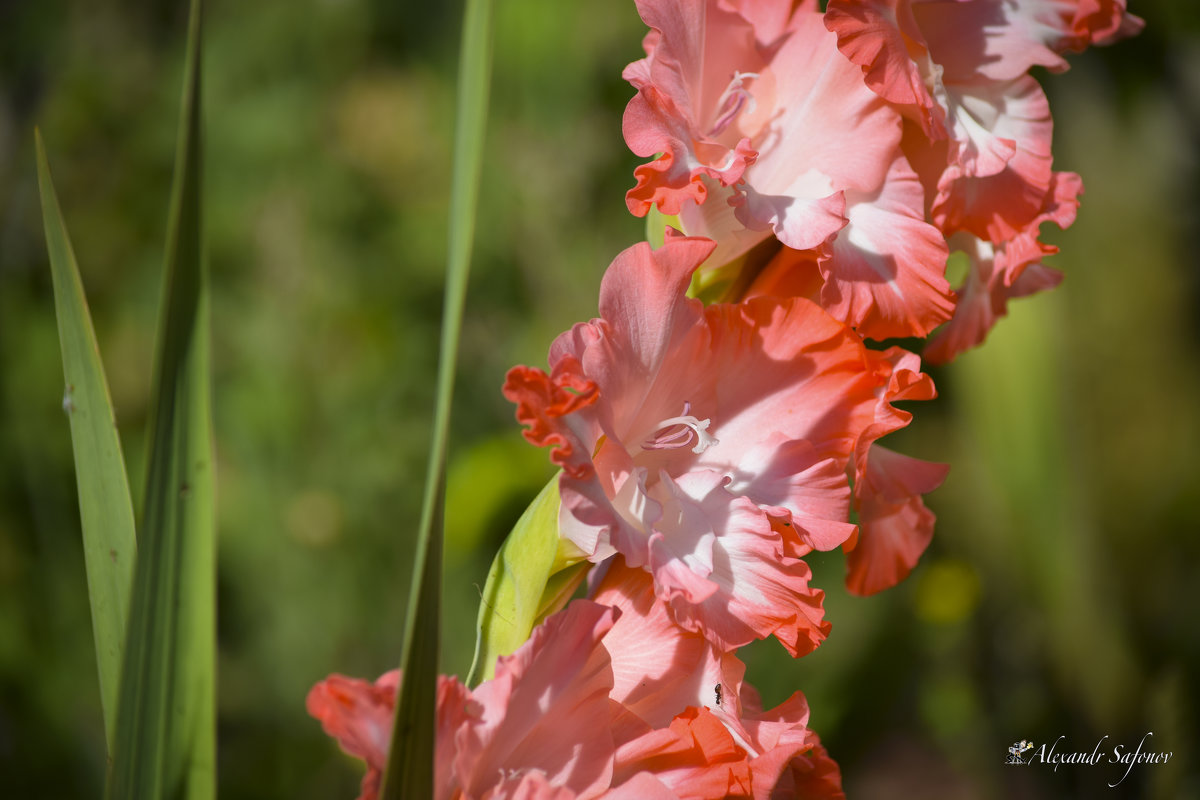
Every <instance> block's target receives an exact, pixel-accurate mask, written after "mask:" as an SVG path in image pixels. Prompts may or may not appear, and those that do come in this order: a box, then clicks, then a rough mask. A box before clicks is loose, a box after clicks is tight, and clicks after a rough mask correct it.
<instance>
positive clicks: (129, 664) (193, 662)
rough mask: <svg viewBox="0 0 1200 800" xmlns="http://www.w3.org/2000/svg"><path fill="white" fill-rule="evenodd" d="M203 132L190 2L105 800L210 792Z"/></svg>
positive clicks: (211, 642)
mask: <svg viewBox="0 0 1200 800" xmlns="http://www.w3.org/2000/svg"><path fill="white" fill-rule="evenodd" d="M200 134H201V107H200V2H199V0H193V2H192V6H191V15H190V22H189V31H188V45H187V64H186V69H185V77H184V100H183V110H182V113H181V123H180V133H179V142H178V148H177V151H176V163H175V177H174V181H173V184H172V190H171V206H170V211H169V215H168V220H167V248H166V257H165V270H164V271H165V276H164V286H163V301H162V307H161V318H160V322H159V333H158V349H157V356H156V365H155V376H156V377H155V384H154V385H155V396H154V399H153V402H152V412H151V422H150V437H149V439H150V442H149V457H148V461H147V463H148V466H147V478H146V499H145V511H144V516H143V520H142V527H141V531H142V532H141V540H140V542H139V548H138V560H137V567H136V571H135V577H134V592H133V603H132V606H131V608H130V615H129V633H128V640H127V644H126V652H125V662H124V666H123V667H122V671H121V689H120V705H119V710H118V719H117V748H116V751H115V754H114V762H113V766H112V770H111V771H110V774H109V786H108V790H109V791H108V795H109V797H111V798H134V797H170V798H197V799H198V798H211V797H213V795H214V779H215V749H216V748H215V719H214V713H215V710H214V690H215V686H214V673H215V639H216V636H215V628H216V626H215V621H216V620H215V599H216V598H215V583H216V581H215V560H216V559H215V556H216V553H215V534H214V529H215V503H214V491H213V490H214V486H213V483H214V473H213V470H214V466H213V459H214V454H213V445H212V422H211V409H210V403H211V399H210V386H209V352H208V348H209V341H208V339H209V319H208V313H209V312H208V302H209V301H208V285H207V274H206V271H205V265H204V257H203V241H202V233H201V230H202V227H201V186H200V179H201V171H202V170H201V142H200Z"/></svg>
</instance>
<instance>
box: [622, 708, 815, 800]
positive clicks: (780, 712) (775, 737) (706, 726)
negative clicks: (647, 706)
mask: <svg viewBox="0 0 1200 800" xmlns="http://www.w3.org/2000/svg"><path fill="white" fill-rule="evenodd" d="M746 689H747V690H748V691H749V692H750V693H751V694H753V690H752V689H750V687H748V686H747V687H746ZM807 718H808V706H807V704H806V703H805V701H804V698H803V696H802V695H800V694H799V693H796V694H795V695H793V696H792V698H790V699H789V700H788V701H787V702H785V703H783V704H782V705H780V706H779V707H778V708H776V709H773V710H772V711H770V712H767V713H762V712H761V711H750V712H749V713H748V714H746V715H745V716H743V717H742V718H740V719H736V720H730V719H729V717H728V716H727V715H723V714H722V712H721V710H720V709H713V710H709V709H706V708H689V709H687V710H686V711H684V712H682V713H680V714H679V715H678V716H677V717H676V718H675V719H674V720H673V721H672V722H671V725H670V727H669V728H666V729H659V730H654V731H648V732H646V733H645V734H644V735H642V736H641V737H639V738H637V739H635V740H632V741H630V742H628V743H626V744H625V745H623V746H621V747H620V748H618V751H617V767H616V770H615V771H614V779H613V783H614V785H618V786H621V787H622V788H624V787H625V786H628V785H632V784H633V783H634V782H635V781H637V780H638V777H637V776H639V775H646V774H651V775H653V776H654V778H655V780H656V781H657V782H658V783H660V784H662V785H664V786H667V787H669V788H670V789H671V790H672V791H673V792H674V795H672V796H674V797H687V798H726V797H741V798H761V799H762V800H766V798H777V797H783V796H788V795H786V794H780V788H781V786H784V785H785V784H786V785H789V786H791V785H794V781H793V780H792V777H791V772H792V771H793V770H794V765H797V764H798V763H799V762H798V761H797V759H806V761H807V758H806V757H807V756H808V755H809V754H814V752H813V751H814V748H815V747H819V741H818V740H817V738H816V736H815V735H814V734H813V733H812V732H811V731H809V730H808V729H807V728H806V727H805V725H806V722H807ZM822 753H823V751H822ZM814 755H815V754H814ZM826 760H827V756H826ZM829 763H831V764H832V762H829ZM833 768H834V770H835V771H836V765H833ZM626 778H628V783H626V782H625V781H626ZM781 778H782V780H781ZM647 785H648V786H649V784H647ZM814 785H815V784H814ZM609 796H610V795H606V797H609ZM611 796H618V795H617V794H615V793H614V794H613V795H611ZM619 796H621V797H630V798H632V797H635V796H636V795H633V794H628V793H622V794H619ZM646 796H647V797H659V796H663V795H661V794H657V793H655V794H650V793H648V794H647V795H646ZM831 796H832V795H831Z"/></svg>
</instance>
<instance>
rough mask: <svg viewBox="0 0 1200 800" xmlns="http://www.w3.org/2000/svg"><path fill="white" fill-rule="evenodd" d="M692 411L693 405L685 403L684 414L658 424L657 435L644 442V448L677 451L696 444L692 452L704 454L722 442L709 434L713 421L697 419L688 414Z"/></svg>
mask: <svg viewBox="0 0 1200 800" xmlns="http://www.w3.org/2000/svg"><path fill="white" fill-rule="evenodd" d="M691 410H692V404H691V403H687V402H685V403H684V404H683V414H681V415H680V416H678V417H671V418H670V419H664V420H663V421H662V422H660V423H658V427H657V428H656V429H655V430H656V431H657V435H655V436H653V437H652V438H650V439H647V440H646V441H645V442H643V443H642V447H643V448H645V449H646V450H677V449H679V448H680V447H687V446H688V445H690V444H691V443H692V442H695V443H696V446H695V447H693V448H692V452H693V453H703V452H704V451H705V450H707V449H708V448H710V447H712V446H713V445H714V444H718V443H719V441H720V440H718V439H717V438H715V437H714V436H711V435H709V433H708V426H709V425H711V424H712V421H711V420H707V419H696V418H695V417H693V416H692V415H691V414H689V413H688V412H689V411H691Z"/></svg>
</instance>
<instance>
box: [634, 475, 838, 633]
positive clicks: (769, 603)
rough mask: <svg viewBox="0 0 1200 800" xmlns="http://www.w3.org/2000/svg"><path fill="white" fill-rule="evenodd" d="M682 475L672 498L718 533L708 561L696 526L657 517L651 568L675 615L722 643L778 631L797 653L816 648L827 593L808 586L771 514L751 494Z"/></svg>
mask: <svg viewBox="0 0 1200 800" xmlns="http://www.w3.org/2000/svg"><path fill="white" fill-rule="evenodd" d="M685 479H686V480H685ZM680 480H681V481H682V485H680V486H673V487H672V488H673V490H674V491H676V493H677V494H676V497H675V504H676V505H677V506H678V507H681V508H688V507H689V506H690V507H691V508H693V509H694V512H693V513H696V512H698V515H702V516H703V518H704V519H705V520H706V524H707V525H708V526H710V530H712V531H714V532H716V531H719V532H720V533H719V535H716V536H714V537H713V538H712V539H711V541H710V547H711V555H710V556H709V558H708V562H709V563H705V559H704V557H703V555H704V554H700V556H699V557H698V555H697V553H696V552H695V551H694V550H692V549H689V545H690V544H691V543H692V541H693V538H692V535H691V531H688V530H684V529H682V528H679V529H673V528H671V527H668V526H666V525H663V524H662V523H660V528H664V529H665V530H661V531H660V532H658V533H655V534H654V535H653V536H651V538H650V570H651V572H652V573H653V575H654V580H655V587H656V590H657V592H658V595H659V597H660V598H662V599H663V600H664V601H665V602H667V603H668V605H669V606H670V608H671V613H672V616H673V617H674V619H675V621H676V622H677V623H678V624H680V625H682V626H683V627H684V628H686V629H688V630H692V631H698V632H700V633H703V634H704V636H705V637H706V638H707V639H708V640H709V641H710V642H712V643H713V646H714V647H716V648H717V649H718V650H721V651H730V650H734V649H736V648H738V647H741V646H743V645H746V644H749V643H750V642H752V641H754V640H756V639H762V638H765V637H767V636H771V635H774V636H775V637H776V638H777V639H779V641H780V643H781V644H783V646H784V647H785V648H786V649H787V650H788V652H790V653H791V654H792V655H793V656H799V655H803V654H805V653H808V652H811V651H812V650H813V649H814V648H816V646H817V645H818V644H819V643H820V642H821V641H823V640H824V639H825V637H826V636H827V635H828V633H829V629H830V625H829V623H828V622H825V621H823V619H822V618H823V616H824V610H823V608H822V606H821V603H822V600H823V598H824V593H823V592H820V591H818V590H815V589H813V588H811V587H810V586H809V579H810V578H811V577H812V573H811V571H810V570H809V568H808V565H807V564H805V563H804V562H803V561H801V560H799V559H797V558H791V557H788V556H787V555H786V554H785V552H784V548H783V544H782V541H781V538H780V537H779V535H778V534H777V533H775V532H774V531H773V530H772V528H771V523H770V520H769V519H768V517H767V515H766V514H765V513H764V512H762V511H761V510H759V509H758V508H757V507H756V506H755V505H754V504H753V503H751V502H750V501H749V500H747V499H746V498H731V496H730V495H729V494H728V492H726V491H725V490H724V489H723V488H721V487H720V486H716V487H713V488H709V487H711V484H710V483H705V482H703V481H702V480H696V479H695V478H694V477H693V475H692V474H689V475H686V476H683V478H681V479H680ZM693 484H697V485H693ZM705 489H708V493H707V494H705V495H703V496H690V495H689V494H688V492H689V490H691V491H694V492H695V493H696V494H697V495H699V494H700V492H702V491H704V490H705ZM689 516H690V515H689Z"/></svg>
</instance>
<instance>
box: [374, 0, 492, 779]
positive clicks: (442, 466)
mask: <svg viewBox="0 0 1200 800" xmlns="http://www.w3.org/2000/svg"><path fill="white" fill-rule="evenodd" d="M491 63H492V4H491V0H467V8H466V16H465V17H464V20H463V38H462V52H461V54H460V56H459V74H458V105H457V114H458V119H457V122H456V128H455V132H454V172H453V175H452V177H451V181H452V183H451V192H450V241H449V252H448V255H447V259H446V262H447V263H446V292H445V297H444V306H443V312H442V334H441V343H440V359H439V362H438V378H437V400H436V402H437V407H436V410H435V412H434V420H433V440H432V443H431V444H430V448H429V465H428V469H427V471H426V475H425V497H424V507H423V509H422V511H421V527H420V528H419V529H418V532H417V556H416V563H415V564H414V565H413V584H412V590H411V593H410V595H409V602H408V611H407V616H406V621H405V627H404V648H403V651H402V653H401V657H400V667H401V670H402V673H401V674H402V679H401V681H400V689H399V694H398V696H397V699H396V716H395V720H394V724H393V726H392V746H391V750H390V751H389V753H388V762H387V766H386V769H385V770H384V776H383V786H382V788H381V789H380V796H381V797H383V798H385V800H399V798H416V797H432V796H433V789H434V783H433V743H434V738H435V737H434V720H435V716H434V715H435V711H436V702H437V662H438V634H439V630H438V629H439V626H440V624H441V615H440V614H439V609H438V603H439V599H440V594H441V572H442V527H443V524H442V520H443V511H444V505H445V484H446V442H447V434H448V431H449V428H450V399H451V396H452V395H453V393H454V369H455V364H456V362H457V360H458V358H457V357H458V336H459V331H460V329H461V328H462V315H463V303H464V301H465V299H466V293H467V275H468V273H469V272H470V266H471V247H472V243H473V241H474V238H475V212H476V207H477V206H478V203H479V176H480V172H481V171H482V168H483V139H484V132H485V129H486V123H487V106H488V82H489V80H490V74H491Z"/></svg>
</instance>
